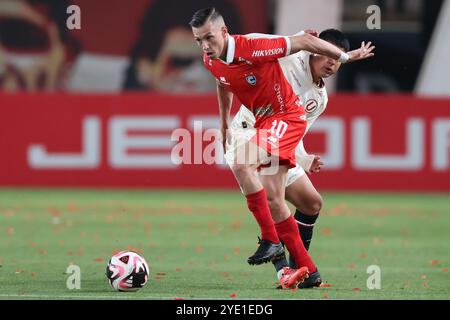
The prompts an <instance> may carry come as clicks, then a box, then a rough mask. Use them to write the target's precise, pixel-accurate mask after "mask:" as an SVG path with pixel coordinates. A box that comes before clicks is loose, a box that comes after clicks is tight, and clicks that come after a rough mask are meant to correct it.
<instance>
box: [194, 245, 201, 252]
mask: <svg viewBox="0 0 450 320" xmlns="http://www.w3.org/2000/svg"><path fill="white" fill-rule="evenodd" d="M195 252H197V253H200V252H203V247H202V246H201V245H196V246H195Z"/></svg>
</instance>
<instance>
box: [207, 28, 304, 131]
mask: <svg viewBox="0 0 450 320" xmlns="http://www.w3.org/2000/svg"><path fill="white" fill-rule="evenodd" d="M289 54H290V40H289V38H287V37H280V38H273V39H248V38H246V37H244V36H239V35H233V36H231V35H230V36H228V47H227V56H226V61H223V60H221V59H217V60H212V59H210V58H209V57H208V56H207V55H206V54H205V55H204V56H203V63H204V64H205V67H206V68H207V69H208V70H209V71H210V72H211V73H212V74H213V75H214V77H215V78H216V79H217V80H218V81H219V82H220V83H221V85H223V86H225V87H226V88H228V89H229V90H230V91H231V92H233V93H234V94H235V95H236V96H237V97H238V98H239V100H240V101H241V103H242V104H244V105H245V106H246V107H247V108H249V109H250V110H251V111H252V112H253V114H254V115H255V118H256V123H255V128H258V124H259V123H260V122H261V121H262V120H264V119H265V118H267V117H272V116H275V117H280V116H281V117H282V116H283V115H292V114H300V115H302V114H304V108H303V107H301V104H300V101H299V99H298V97H297V95H296V94H295V93H294V91H293V89H292V87H291V85H290V84H289V82H288V81H287V79H286V78H285V76H284V74H283V70H282V69H281V67H280V64H279V63H278V58H281V57H284V56H286V55H289Z"/></svg>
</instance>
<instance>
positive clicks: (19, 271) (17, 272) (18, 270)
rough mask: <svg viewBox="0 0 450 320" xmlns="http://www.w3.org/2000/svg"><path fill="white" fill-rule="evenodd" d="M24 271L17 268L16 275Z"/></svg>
mask: <svg viewBox="0 0 450 320" xmlns="http://www.w3.org/2000/svg"><path fill="white" fill-rule="evenodd" d="M23 271H24V270H23V269H20V268H17V269H16V274H19V273H22V272H23Z"/></svg>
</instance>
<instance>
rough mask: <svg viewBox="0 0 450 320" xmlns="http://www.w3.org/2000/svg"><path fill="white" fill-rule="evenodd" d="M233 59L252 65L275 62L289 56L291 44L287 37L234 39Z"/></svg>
mask: <svg viewBox="0 0 450 320" xmlns="http://www.w3.org/2000/svg"><path fill="white" fill-rule="evenodd" d="M234 50H235V52H234V57H241V58H243V59H245V60H248V61H250V62H252V63H264V62H270V61H275V60H277V59H278V58H282V57H285V56H287V55H289V54H290V51H291V42H290V40H289V38H288V37H277V38H256V39H250V38H246V37H239V38H236V41H235V48H234Z"/></svg>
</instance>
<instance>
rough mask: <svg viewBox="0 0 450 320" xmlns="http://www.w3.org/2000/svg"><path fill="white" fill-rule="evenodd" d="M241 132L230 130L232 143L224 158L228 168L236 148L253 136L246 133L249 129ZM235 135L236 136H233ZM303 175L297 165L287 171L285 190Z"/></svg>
mask: <svg viewBox="0 0 450 320" xmlns="http://www.w3.org/2000/svg"><path fill="white" fill-rule="evenodd" d="M241 131H242V132H238V133H237V132H235V131H234V130H232V137H233V141H232V142H231V143H230V144H229V145H228V144H227V152H226V153H225V155H224V157H225V161H226V163H227V164H228V166H230V167H231V165H232V164H233V163H234V160H235V150H237V149H236V148H238V147H239V146H240V145H242V144H244V143H246V142H247V141H249V140H250V139H251V137H252V136H253V134H254V133H253V134H250V133H248V131H251V130H249V129H241ZM235 133H237V134H236V135H235ZM304 174H305V170H303V168H302V167H301V166H300V165H299V164H298V163H297V165H296V166H295V167H294V168H292V169H289V170H288V172H287V175H286V184H285V187H286V188H287V187H289V186H290V185H291V184H292V183H293V182H294V181H295V180H297V179H298V178H300V177H302V176H303V175H304Z"/></svg>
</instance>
